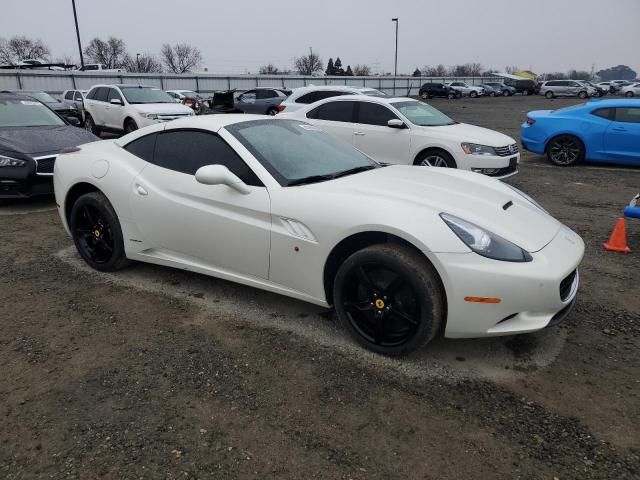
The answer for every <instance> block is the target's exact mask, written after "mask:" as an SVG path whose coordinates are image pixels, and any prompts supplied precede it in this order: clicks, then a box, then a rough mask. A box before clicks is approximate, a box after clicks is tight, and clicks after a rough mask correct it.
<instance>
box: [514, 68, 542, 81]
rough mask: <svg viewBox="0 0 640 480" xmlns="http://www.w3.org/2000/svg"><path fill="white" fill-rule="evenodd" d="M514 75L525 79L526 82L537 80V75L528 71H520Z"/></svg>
mask: <svg viewBox="0 0 640 480" xmlns="http://www.w3.org/2000/svg"><path fill="white" fill-rule="evenodd" d="M516 75H517V76H519V77H522V78H526V79H527V80H535V79H536V78H538V74H537V73H533V72H532V71H530V70H521V71H520V72H516Z"/></svg>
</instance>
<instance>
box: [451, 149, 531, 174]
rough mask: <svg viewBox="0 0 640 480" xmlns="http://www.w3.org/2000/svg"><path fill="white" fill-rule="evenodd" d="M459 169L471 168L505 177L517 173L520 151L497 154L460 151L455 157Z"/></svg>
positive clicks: (477, 171)
mask: <svg viewBox="0 0 640 480" xmlns="http://www.w3.org/2000/svg"><path fill="white" fill-rule="evenodd" d="M455 160H456V164H457V165H458V168H459V169H462V170H471V171H472V172H476V173H482V174H484V175H488V176H490V177H495V178H507V177H510V176H512V175H515V174H516V173H518V164H519V163H520V153H514V154H513V155H508V156H505V157H501V156H498V155H468V154H466V153H464V152H460V153H458V154H457V155H456V157H455Z"/></svg>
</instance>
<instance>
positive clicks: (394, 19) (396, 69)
mask: <svg viewBox="0 0 640 480" xmlns="http://www.w3.org/2000/svg"><path fill="white" fill-rule="evenodd" d="M391 21H392V22H395V24H396V61H395V68H394V69H393V76H394V77H397V76H398V23H399V22H398V19H397V18H392V19H391Z"/></svg>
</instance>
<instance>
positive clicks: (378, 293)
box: [334, 244, 444, 356]
mask: <svg viewBox="0 0 640 480" xmlns="http://www.w3.org/2000/svg"><path fill="white" fill-rule="evenodd" d="M443 298H444V295H443V291H442V286H441V283H440V280H439V277H438V275H437V273H436V272H435V270H434V269H433V266H431V264H429V263H428V262H427V260H426V259H425V258H424V257H423V256H422V255H421V254H419V253H418V252H416V251H414V250H413V249H411V248H409V247H406V246H404V245H395V244H380V245H373V246H371V247H367V248H365V249H363V250H360V251H358V252H356V253H354V254H353V255H351V256H350V257H349V258H348V259H347V260H346V261H345V262H344V263H343V265H342V266H341V267H340V269H339V270H338V273H337V275H336V279H335V283H334V303H335V308H336V312H337V314H338V319H339V320H340V323H341V324H342V326H343V327H344V328H345V329H346V330H347V331H348V332H349V333H350V334H351V336H352V337H353V338H354V339H355V340H356V341H357V342H358V343H359V344H360V345H362V346H364V347H366V348H368V349H370V350H373V351H375V352H377V353H381V354H384V355H391V356H397V355H403V354H407V353H409V352H411V351H414V350H416V349H417V348H419V347H421V346H423V345H425V344H426V343H428V342H429V341H431V340H432V339H433V338H434V337H435V335H436V334H437V333H438V331H439V330H440V326H441V324H442V321H443V318H444V301H443Z"/></svg>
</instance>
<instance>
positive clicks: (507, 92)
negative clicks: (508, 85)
mask: <svg viewBox="0 0 640 480" xmlns="http://www.w3.org/2000/svg"><path fill="white" fill-rule="evenodd" d="M502 94H503V95H504V96H505V97H510V96H511V92H510V91H509V90H505V91H504V92H502Z"/></svg>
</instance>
